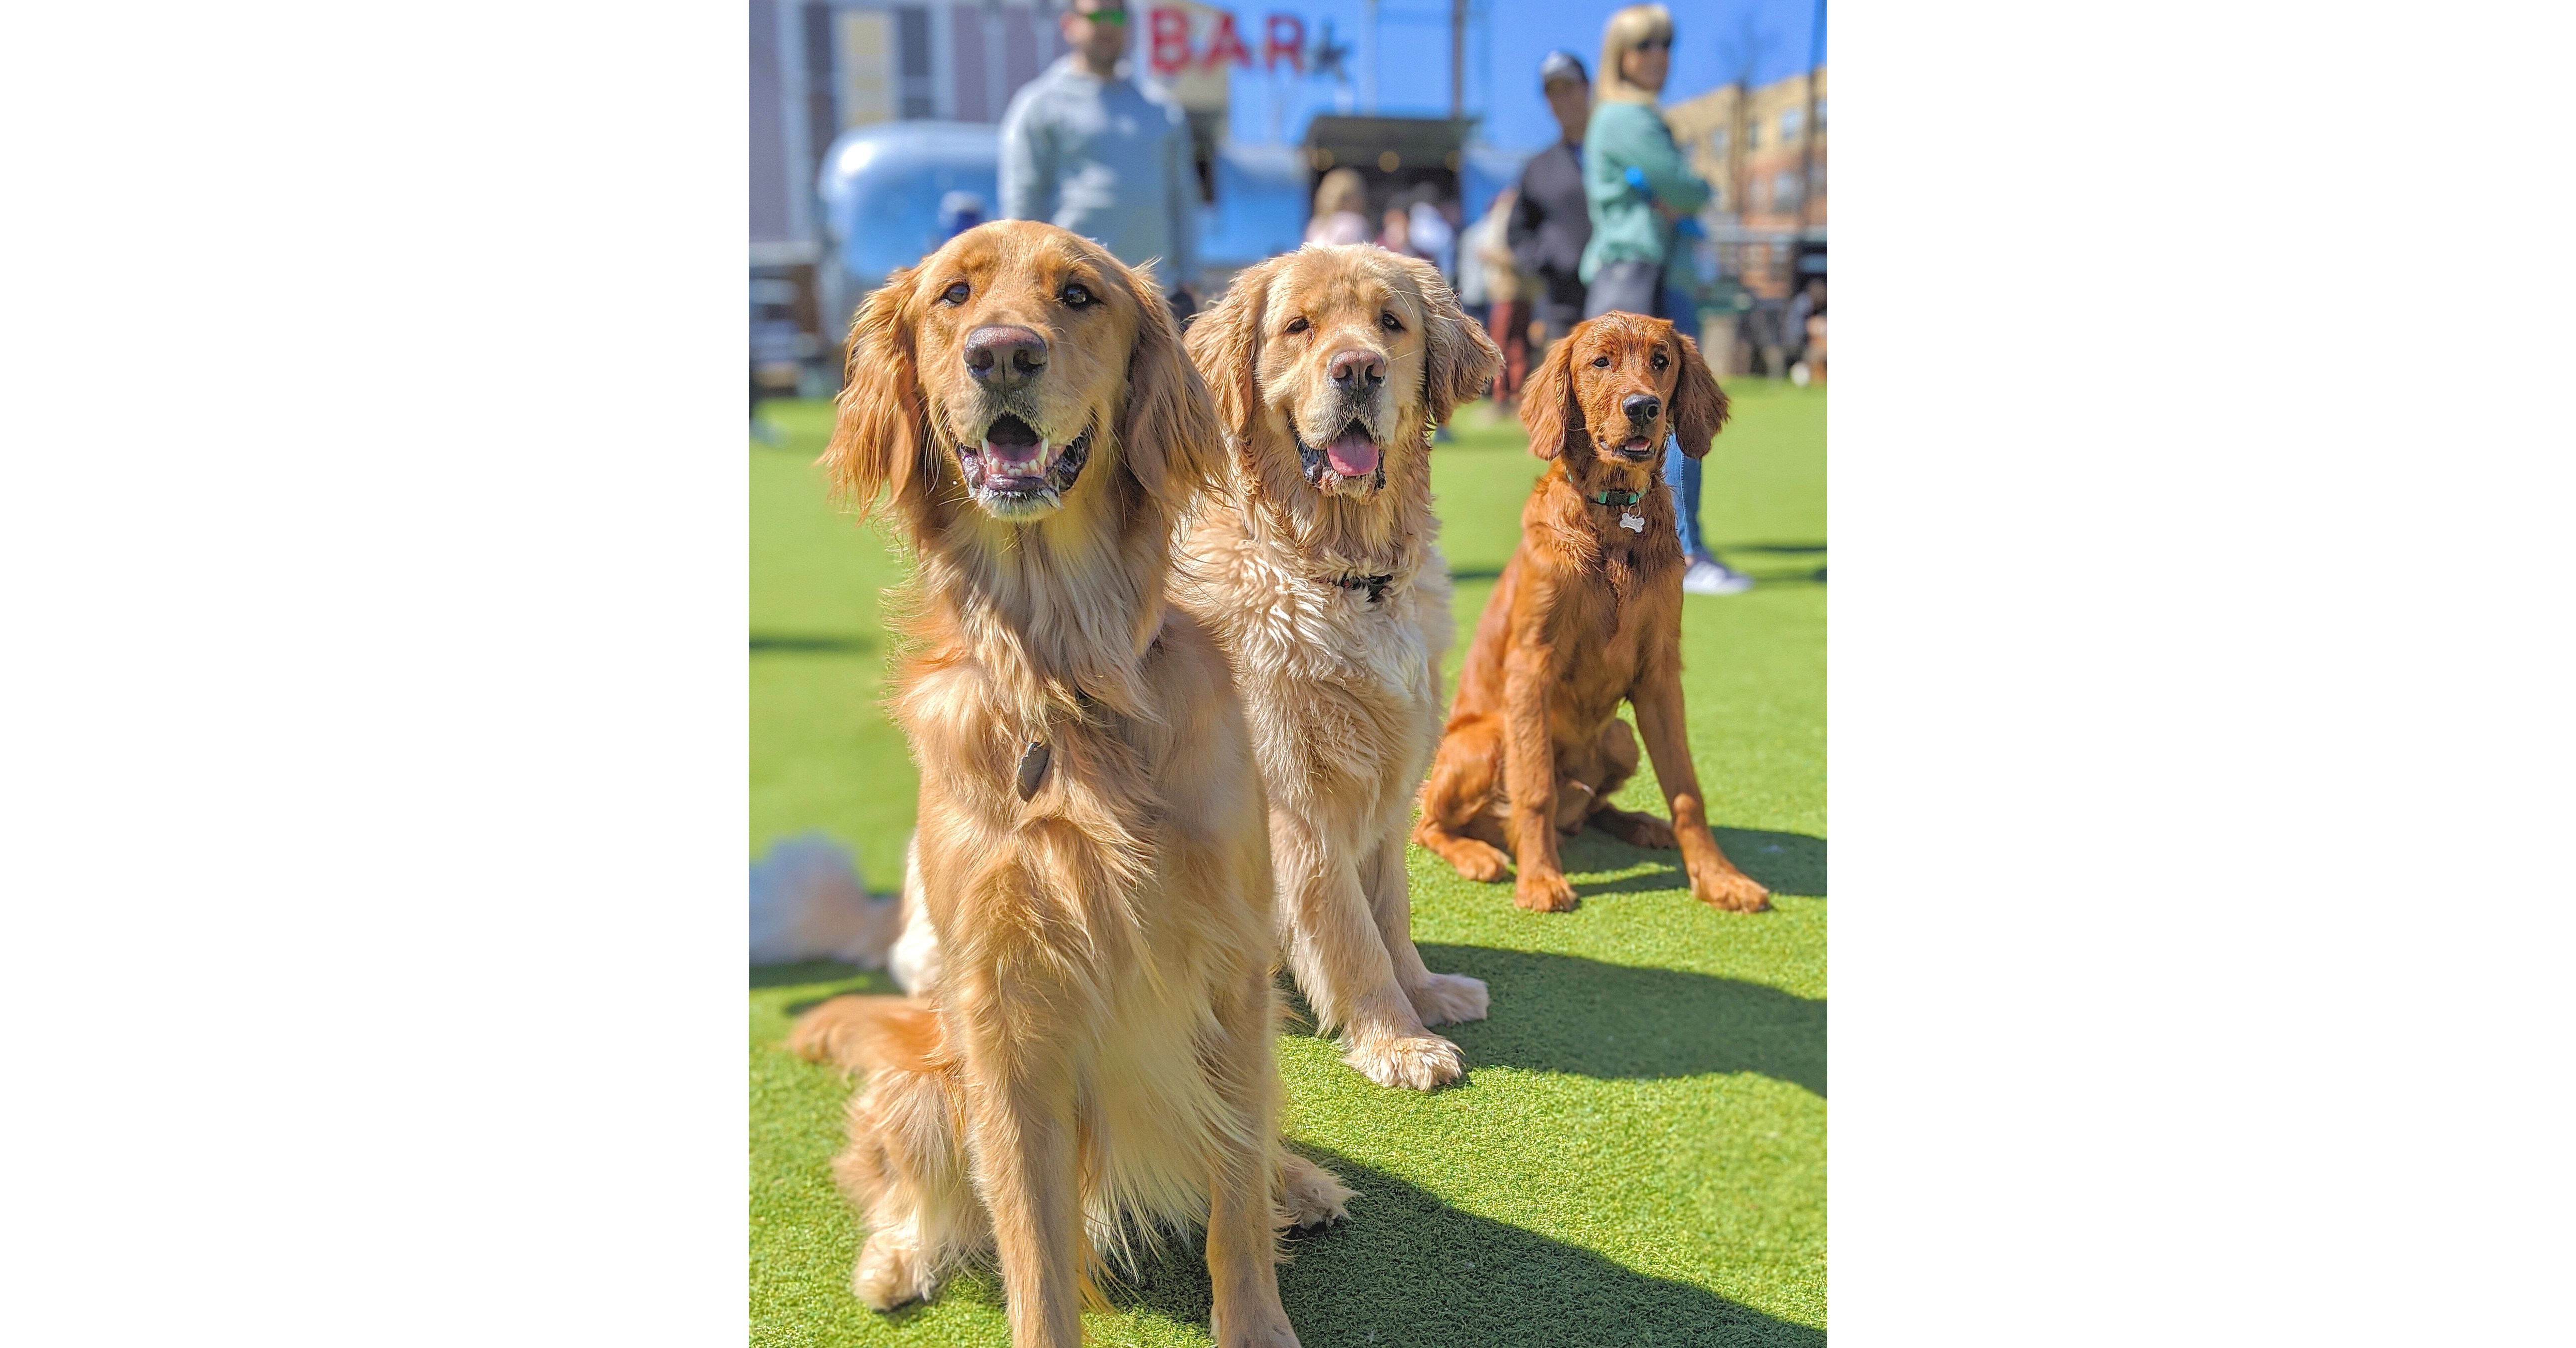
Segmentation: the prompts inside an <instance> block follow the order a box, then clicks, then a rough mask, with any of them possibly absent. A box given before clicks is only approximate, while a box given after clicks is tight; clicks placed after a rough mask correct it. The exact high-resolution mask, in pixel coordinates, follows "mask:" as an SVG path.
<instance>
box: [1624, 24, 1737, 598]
mask: <svg viewBox="0 0 2576 1348" xmlns="http://www.w3.org/2000/svg"><path fill="white" fill-rule="evenodd" d="M1672 65H1673V13H1672V11H1671V10H1668V9H1666V8H1664V7H1663V6H1662V5H1630V6H1629V7H1628V8H1626V9H1623V10H1620V11H1619V12H1618V13H1616V14H1613V15H1611V16H1610V22H1609V23H1608V24H1607V25H1606V26H1604V27H1603V29H1602V30H1601V83H1600V84H1599V86H1598V87H1597V88H1596V89H1595V91H1594V96H1593V104H1592V121H1591V124H1590V125H1589V126H1587V127H1586V128H1585V129H1584V135H1583V195H1584V198H1585V199H1586V200H1587V201H1589V202H1590V203H1591V204H1592V241H1591V242H1590V243H1587V244H1585V245H1584V246H1583V273H1582V274H1583V281H1584V284H1585V285H1586V286H1589V287H1590V289H1589V291H1588V292H1586V294H1585V296H1584V305H1583V316H1584V317H1586V318H1598V317H1600V316H1601V315H1603V314H1606V313H1609V312H1610V311H1611V310H1614V309H1619V310H1625V311H1626V312H1628V313H1632V314H1645V315H1648V316H1649V317H1653V318H1670V319H1674V320H1676V321H1678V322H1679V323H1680V324H1681V325H1682V326H1683V328H1684V329H1685V330H1687V329H1689V328H1693V327H1696V326H1697V324H1696V323H1694V322H1693V321H1692V318H1693V316H1692V315H1690V314H1676V313H1670V312H1667V311H1666V308H1665V304H1664V271H1665V267H1666V265H1667V264H1668V263H1669V262H1670V261H1671V259H1672V256H1673V237H1674V236H1673V225H1674V222H1676V221H1678V220H1681V219H1683V218H1684V217H1686V216H1689V215H1691V214H1692V213H1694V212H1696V211H1697V210H1699V208H1700V207H1702V206H1704V205H1706V204H1708V198H1709V190H1708V184H1707V183H1706V182H1703V181H1701V179H1700V176H1699V175H1698V174H1696V173H1693V172H1691V169H1690V162H1689V161H1688V160H1685V159H1683V158H1682V151H1681V147H1680V146H1678V145H1675V144H1674V143H1673V132H1672V128H1671V127H1668V126H1666V125H1664V116H1663V114H1662V113H1660V112H1658V111H1656V110H1655V99H1656V98H1657V97H1658V96H1660V95H1661V94H1662V93H1663V92H1664V80H1665V78H1666V77H1667V76H1669V75H1670V74H1671V73H1672ZM1701 470H1702V463H1701V461H1700V460H1698V459H1695V458H1692V457H1691V456H1689V455H1687V454H1679V453H1675V452H1672V451H1671V450H1670V449H1667V450H1666V451H1665V454H1664V480H1665V481H1666V482H1668V483H1670V484H1671V485H1672V489H1673V518H1674V522H1675V523H1676V524H1677V525H1678V526H1679V528H1680V531H1681V536H1682V555H1683V556H1685V557H1688V558H1689V559H1690V565H1689V567H1688V569H1686V570H1684V571H1683V572H1682V592H1683V593H1684V594H1741V593H1743V592H1744V591H1746V590H1749V589H1752V588H1753V581H1752V578H1751V577H1748V576H1746V575H1744V574H1743V573H1742V572H1740V571H1736V570H1733V569H1731V568H1730V567H1728V566H1727V565H1726V563H1724V562H1721V561H1719V560H1718V559H1717V555H1716V554H1715V553H1712V552H1710V551H1709V550H1708V542H1707V538H1706V531H1705V530H1704V529H1703V528H1702V527H1701V525H1700V517H1699V498H1700V477H1701Z"/></svg>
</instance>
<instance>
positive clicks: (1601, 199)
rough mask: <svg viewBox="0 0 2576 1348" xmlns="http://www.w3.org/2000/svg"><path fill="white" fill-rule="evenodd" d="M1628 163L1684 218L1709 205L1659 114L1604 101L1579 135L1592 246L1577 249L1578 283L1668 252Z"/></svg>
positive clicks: (1665, 230)
mask: <svg viewBox="0 0 2576 1348" xmlns="http://www.w3.org/2000/svg"><path fill="white" fill-rule="evenodd" d="M1631 165H1634V166H1635V167H1637V168H1640V169H1643V170H1645V174H1646V182H1647V184H1648V185H1649V186H1651V187H1653V188H1654V189H1655V195H1654V200H1655V201H1661V202H1662V203H1664V204H1665V205H1667V206H1670V207H1672V208H1673V209H1674V210H1676V211H1679V212H1681V213H1682V214H1684V215H1689V214H1691V213H1692V212H1694V211H1697V210H1698V209H1699V208H1700V207H1701V206H1703V205H1705V204H1706V203H1707V201H1708V184H1707V183H1705V182H1702V181H1701V180H1700V176H1699V175H1698V174H1696V173H1693V172H1691V168H1690V161H1688V160H1686V159H1684V158H1682V151H1681V147H1680V146H1678V145H1675V144H1673V131H1672V128H1671V127H1668V126H1666V125H1664V119H1663V115H1662V114H1661V113H1658V112H1656V111H1655V110H1654V109H1653V108H1650V107H1647V106H1646V105H1645V104H1643V103H1611V102H1604V103H1602V104H1601V105H1599V106H1598V107H1595V108H1594V109H1593V110H1592V122H1591V125H1589V126H1587V127H1585V128H1584V130H1583V195H1584V197H1585V198H1586V199H1587V200H1588V201H1590V202H1591V204H1592V242H1590V243H1588V244H1585V245H1584V247H1583V266H1582V268H1581V274H1582V277H1583V283H1584V284H1585V285H1590V284H1592V278H1593V276H1594V275H1595V274H1596V273H1598V272H1599V271H1600V270H1601V268H1602V267H1603V266H1605V265H1607V264H1609V263H1612V262H1652V263H1654V264H1656V265H1658V266H1661V265H1662V264H1663V262H1664V260H1665V259H1666V258H1668V257H1670V256H1671V255H1672V251H1673V227H1672V226H1671V225H1670V224H1668V223H1666V222H1665V220H1664V219H1663V217H1661V216H1659V215H1656V214H1655V208H1654V206H1653V205H1652V204H1651V203H1650V202H1649V201H1648V199H1647V198H1646V196H1645V195H1644V194H1643V193H1640V192H1639V191H1638V190H1637V189H1636V188H1634V187H1631V186H1629V185H1628V169H1629V167H1630V166H1631Z"/></svg>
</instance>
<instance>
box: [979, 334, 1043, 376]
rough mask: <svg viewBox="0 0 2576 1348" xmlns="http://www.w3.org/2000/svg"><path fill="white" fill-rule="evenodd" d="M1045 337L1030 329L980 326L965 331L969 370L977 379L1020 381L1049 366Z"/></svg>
mask: <svg viewBox="0 0 2576 1348" xmlns="http://www.w3.org/2000/svg"><path fill="white" fill-rule="evenodd" d="M1046 363H1047V344H1046V338H1044V337H1040V336H1039V335H1037V334H1036V333H1034V332H1031V331H1029V330H1028V329H1027V328H1013V327H998V326H997V327H990V328H977V329H975V330H974V331H973V332H970V333H968V334H966V369H967V371H968V372H969V373H971V374H973V375H974V376H975V377H976V378H977V379H983V380H989V381H991V382H993V383H996V384H1004V385H1009V384H1018V383H1023V382H1025V381H1027V380H1028V379H1030V378H1032V377H1033V376H1035V375H1036V374H1037V372H1038V371H1040V370H1043V369H1045V368H1046Z"/></svg>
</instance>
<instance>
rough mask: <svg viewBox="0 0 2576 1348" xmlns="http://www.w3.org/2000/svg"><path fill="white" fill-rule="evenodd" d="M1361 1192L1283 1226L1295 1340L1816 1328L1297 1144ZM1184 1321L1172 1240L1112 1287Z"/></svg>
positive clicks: (1533, 1339) (1400, 1346) (1493, 1338)
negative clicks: (1463, 1207)
mask: <svg viewBox="0 0 2576 1348" xmlns="http://www.w3.org/2000/svg"><path fill="white" fill-rule="evenodd" d="M1300 1150H1302V1151H1305V1152H1307V1153H1308V1154H1309V1155H1312V1156H1313V1157H1314V1158H1315V1159H1316V1160H1317V1161H1319V1162H1321V1163H1322V1164H1323V1165H1324V1167H1325V1168H1326V1169H1329V1170H1331V1171H1332V1172H1333V1173H1334V1174H1336V1175H1339V1176H1340V1177H1341V1179H1342V1182H1343V1183H1344V1184H1347V1185H1349V1186H1350V1187H1351V1188H1353V1189H1355V1190H1357V1191H1358V1192H1359V1195H1360V1196H1359V1197H1357V1198H1355V1199H1353V1200H1351V1204H1350V1217H1349V1219H1348V1220H1346V1221H1343V1222H1339V1223H1336V1224H1335V1225H1333V1226H1330V1227H1326V1228H1324V1229H1322V1230H1320V1231H1311V1232H1303V1233H1298V1234H1295V1235H1292V1236H1290V1237H1289V1239H1288V1241H1287V1248H1288V1253H1289V1255H1290V1257H1291V1258H1290V1262H1289V1263H1287V1264H1285V1265H1283V1266H1282V1267H1281V1268H1280V1270H1279V1297H1280V1300H1281V1301H1282V1302H1284V1303H1285V1304H1286V1306H1287V1308H1288V1319H1289V1322H1290V1323H1291V1324H1294V1325H1295V1326H1296V1327H1297V1338H1298V1340H1299V1342H1301V1343H1303V1344H1305V1345H1306V1348H1342V1346H1343V1345H1368V1344H1376V1345H1380V1346H1381V1348H1448V1346H1450V1345H1456V1346H1457V1348H1470V1346H1473V1348H1482V1346H1483V1345H1488V1344H1512V1345H1514V1346H1515V1348H1520V1346H1521V1345H1531V1346H1532V1348H1539V1346H1546V1348H1555V1346H1556V1345H1563V1348H1608V1346H1609V1345H1629V1344H1640V1345H1642V1344H1672V1345H1682V1344H1689V1345H1701V1344H1723V1345H1738V1344H1740V1345H1773V1344H1778V1345H1795V1346H1796V1348H1811V1346H1813V1348H1821V1345H1822V1344H1823V1343H1824V1342H1825V1333H1824V1331H1823V1330H1820V1329H1812V1328H1809V1327H1807V1326H1805V1325H1799V1324H1793V1323H1791V1322H1789V1321H1786V1320H1782V1319H1779V1318H1777V1317H1775V1316H1771V1315H1767V1314H1765V1313H1763V1312H1761V1311H1758V1310H1755V1309H1753V1308H1752V1307H1750V1306H1745V1305H1741V1304H1738V1303H1736V1302H1733V1301H1729V1300H1727V1299H1725V1298H1724V1297H1721V1296H1718V1295H1716V1294H1715V1293H1712V1292H1709V1291H1707V1290H1706V1289H1704V1288H1699V1287H1693V1286H1691V1285H1689V1284H1687V1283H1679V1282H1674V1281H1672V1280H1670V1279H1666V1278H1655V1277H1649V1276H1647V1275H1645V1274H1643V1273H1638V1272H1636V1271H1634V1270H1632V1269H1628V1268H1625V1267H1622V1266H1620V1265H1619V1264H1616V1263H1613V1262H1612V1261H1610V1260H1609V1259H1606V1258H1603V1257H1602V1256H1600V1255H1598V1254H1595V1253H1593V1252H1592V1251H1590V1250H1585V1249H1580V1248H1578V1247H1575V1246H1572V1245H1567V1244H1565V1243H1563V1242H1561V1241H1556V1240H1551V1239H1549V1238H1548V1237H1546V1236H1542V1235H1539V1234H1537V1233H1535V1232H1532V1231H1527V1230H1523V1229H1522V1228H1520V1227H1517V1226H1512V1225H1510V1224H1508V1223H1505V1222H1499V1221H1495V1220H1494V1219H1492V1218H1490V1217H1479V1216H1477V1215H1475V1214H1473V1213H1468V1212H1461V1211H1459V1210H1458V1209H1456V1208H1454V1207H1451V1206H1449V1204H1447V1203H1445V1202H1443V1201H1442V1200H1441V1199H1440V1198H1439V1197H1438V1196H1436V1195H1434V1194H1432V1193H1431V1192H1430V1191H1429V1190H1426V1189H1424V1188H1422V1187H1421V1186H1419V1185H1416V1184H1411V1183H1408V1182H1406V1181H1404V1180H1402V1179H1399V1178H1397V1177H1396V1176H1394V1175H1391V1174H1388V1173H1387V1172H1385V1171H1383V1170H1379V1169H1377V1168H1375V1167H1373V1166H1367V1165H1363V1164H1361V1163H1359V1162H1357V1161H1354V1160H1351V1159H1350V1158H1348V1157H1345V1156H1338V1155H1335V1154H1333V1153H1331V1152H1326V1151H1321V1150H1318V1149H1315V1148H1300ZM1110 1299H1111V1301H1112V1302H1113V1303H1116V1304H1121V1305H1142V1306H1145V1307H1148V1308H1150V1309H1152V1310H1153V1311H1155V1312H1157V1313H1158V1314H1161V1315H1165V1316H1168V1317H1170V1318H1172V1319H1174V1320H1177V1321H1180V1322H1181V1323H1183V1324H1199V1325H1203V1324H1206V1323H1207V1319H1208V1307H1209V1293H1208V1273H1207V1263H1206V1259H1205V1255H1204V1251H1203V1249H1201V1248H1200V1247H1199V1246H1198V1245H1197V1244H1196V1243H1195V1242H1192V1243H1189V1244H1187V1245H1184V1244H1183V1243H1182V1242H1174V1243H1173V1244H1172V1246H1170V1247H1169V1248H1168V1252H1167V1253H1166V1254H1165V1255H1163V1257H1161V1258H1160V1259H1158V1260H1153V1261H1149V1262H1148V1264H1147V1266H1146V1267H1145V1269H1144V1270H1143V1271H1142V1272H1141V1273H1138V1274H1135V1275H1131V1276H1130V1277H1128V1278H1126V1279H1124V1280H1122V1282H1121V1285H1120V1286H1118V1287H1116V1288H1114V1289H1112V1290H1111V1291H1110Z"/></svg>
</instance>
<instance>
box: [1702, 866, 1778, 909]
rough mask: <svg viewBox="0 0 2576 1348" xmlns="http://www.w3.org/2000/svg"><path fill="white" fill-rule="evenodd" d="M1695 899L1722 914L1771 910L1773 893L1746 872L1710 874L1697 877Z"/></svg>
mask: <svg viewBox="0 0 2576 1348" xmlns="http://www.w3.org/2000/svg"><path fill="white" fill-rule="evenodd" d="M1691 897H1692V898H1695V899H1698V900H1699V901H1700V902H1702V903H1704V904H1707V905H1708V906H1709V907H1711V908H1714V909H1716V910H1718V911H1719V912H1721V913H1767V912H1769V911H1771V891H1770V890H1767V889H1764V888H1763V887H1762V886H1761V885H1760V884H1758V883H1756V882H1755V881H1754V879H1753V877H1752V876H1749V875H1746V874H1745V873H1743V872H1742V871H1710V872H1706V873H1703V874H1698V875H1693V876H1692V877H1691Z"/></svg>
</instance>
